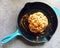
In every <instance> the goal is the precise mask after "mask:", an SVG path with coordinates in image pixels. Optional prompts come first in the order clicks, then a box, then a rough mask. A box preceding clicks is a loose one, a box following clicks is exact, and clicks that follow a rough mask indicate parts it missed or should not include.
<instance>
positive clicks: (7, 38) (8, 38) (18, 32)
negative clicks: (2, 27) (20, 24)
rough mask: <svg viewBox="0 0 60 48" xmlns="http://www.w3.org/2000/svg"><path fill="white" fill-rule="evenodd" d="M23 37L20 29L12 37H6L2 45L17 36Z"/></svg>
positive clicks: (0, 41) (1, 41)
mask: <svg viewBox="0 0 60 48" xmlns="http://www.w3.org/2000/svg"><path fill="white" fill-rule="evenodd" d="M18 35H19V36H21V35H22V34H21V33H20V31H19V29H17V30H16V31H15V33H12V34H11V35H8V36H5V37H4V38H3V39H2V40H0V43H2V44H6V43H7V42H9V41H11V40H12V39H13V38H14V37H16V36H18Z"/></svg>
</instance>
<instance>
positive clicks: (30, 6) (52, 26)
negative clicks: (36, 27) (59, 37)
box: [18, 2, 58, 42]
mask: <svg viewBox="0 0 60 48" xmlns="http://www.w3.org/2000/svg"><path fill="white" fill-rule="evenodd" d="M38 11H40V12H42V13H44V14H45V15H46V17H47V18H48V22H49V25H48V27H47V28H46V29H45V30H44V32H45V34H44V35H41V34H39V33H37V35H38V36H39V40H38V42H39V41H40V40H41V39H43V38H44V37H45V38H46V39H47V40H50V38H51V37H52V35H53V34H54V33H55V31H56V28H57V24H58V22H57V16H56V14H55V12H54V11H53V9H52V8H51V7H50V6H48V5H47V4H45V3H41V2H33V3H26V4H25V6H24V8H23V9H22V10H21V11H20V13H19V16H18V26H19V29H20V31H21V33H22V34H23V36H24V37H25V38H26V39H28V40H30V41H36V38H35V35H36V34H34V33H32V32H31V31H30V30H29V28H28V22H27V20H26V19H25V21H24V22H25V29H24V28H23V27H22V25H21V24H20V20H21V18H22V17H23V16H24V15H25V14H28V15H30V14H32V13H35V12H38ZM26 22H27V23H26Z"/></svg>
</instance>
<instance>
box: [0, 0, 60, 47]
mask: <svg viewBox="0 0 60 48" xmlns="http://www.w3.org/2000/svg"><path fill="white" fill-rule="evenodd" d="M35 1H40V2H44V3H47V4H48V5H50V6H55V7H57V8H59V9H60V5H59V4H60V0H0V39H2V38H3V37H4V36H7V35H9V34H11V33H13V32H14V31H15V30H16V26H17V18H18V14H19V12H20V10H21V9H22V8H23V6H24V4H25V3H26V2H35ZM59 28H60V17H59V16H58V28H57V30H56V32H55V34H54V35H53V37H52V38H51V40H50V41H49V42H47V43H45V44H44V45H43V44H42V45H41V44H40V45H37V46H30V45H27V43H24V42H23V41H21V40H19V39H16V38H14V39H13V40H12V41H10V42H9V43H7V44H5V45H2V44H0V48H60V29H59Z"/></svg>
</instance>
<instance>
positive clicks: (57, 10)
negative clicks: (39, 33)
mask: <svg viewBox="0 0 60 48" xmlns="http://www.w3.org/2000/svg"><path fill="white" fill-rule="evenodd" d="M52 8H53V10H54V11H55V13H56V15H57V16H60V10H59V9H58V8H57V7H52Z"/></svg>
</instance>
